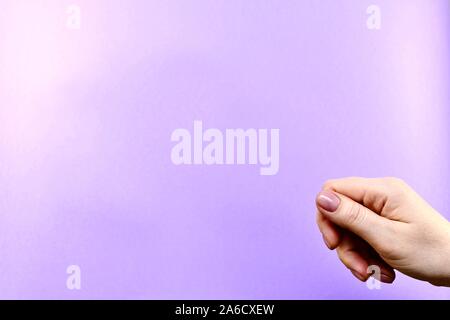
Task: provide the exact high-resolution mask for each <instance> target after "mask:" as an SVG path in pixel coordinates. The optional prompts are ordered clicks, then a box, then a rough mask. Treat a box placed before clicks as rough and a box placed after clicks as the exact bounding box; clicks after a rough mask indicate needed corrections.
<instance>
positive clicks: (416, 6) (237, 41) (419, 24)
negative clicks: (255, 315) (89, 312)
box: [0, 0, 450, 299]
mask: <svg viewBox="0 0 450 320" xmlns="http://www.w3.org/2000/svg"><path fill="white" fill-rule="evenodd" d="M70 3H71V2H68V1H56V0H55V1H17V0H0V4H1V7H0V298H64V299H79V298H138V299H141V298H151V299H165V298H183V299H185V298H190V299H197V298H202V299H215V298H233V299H240V298H245V299H264V298H276V299H278V298H285V299H304V298H306V299H310V298H318V299H338V298H354V299H359V298H367V299H377V298H383V299H392V298H400V299H401V298H419V299H421V298H437V299H441V298H442V299H443V298H450V291H449V289H445V288H436V287H432V286H431V285H429V284H426V283H422V282H419V281H416V280H413V279H409V278H406V277H404V276H402V275H399V276H398V279H397V281H396V283H395V284H394V285H392V286H388V285H383V286H382V289H381V290H369V289H367V288H366V286H365V284H363V283H360V282H358V281H357V280H355V279H354V278H353V276H352V275H351V274H350V272H348V270H346V268H345V267H344V266H342V265H341V263H340V262H339V260H338V258H337V257H336V255H335V253H334V252H330V251H328V250H327V249H326V248H325V246H324V245H323V242H322V239H321V235H320V233H319V232H318V230H317V228H316V225H315V206H314V197H315V194H316V193H317V191H318V190H319V188H320V186H321V185H322V183H323V182H324V181H325V180H326V179H329V178H335V177H341V176H349V175H361V176H398V177H401V178H404V179H405V180H406V181H407V182H409V183H410V184H411V185H412V186H413V187H414V188H415V189H416V190H417V191H418V192H419V193H420V194H422V195H423V196H424V197H425V198H426V199H427V200H429V201H430V202H431V203H432V205H433V206H434V207H435V208H436V209H438V210H439V211H441V212H442V213H444V214H446V216H447V217H450V197H449V193H450V182H449V179H450V166H449V165H448V159H449V154H450V150H449V148H450V143H449V133H450V132H449V126H448V124H449V119H450V112H449V107H450V94H449V91H450V90H448V89H449V84H450V63H449V62H450V60H449V56H450V3H449V1H438V0H436V1H428V0H421V1H419V0H417V1H411V0H401V1H400V0H397V1H387V0H383V1H382V0H375V1H373V2H372V1H370V2H369V1H361V0H354V1H348V0H347V1H334V0H321V1H317V0H309V1H275V0H273V1H268V0H265V1H250V0H246V1H243V0H240V1H237V0H231V1H230V0H214V1H206V0H205V1H200V0H197V1H186V0H183V1H166V0H164V1H163V0H161V1H144V0H142V1H137V0H135V1H127V2H125V1H118V0H116V1H111V0H108V1H106V0H102V1H87V0H77V1H75V3H76V4H78V5H79V6H80V7H81V9H82V26H81V30H78V31H76V30H69V29H68V28H66V26H65V19H66V11H65V10H66V7H67V6H68V5H69V4H70ZM372 3H374V4H377V5H379V6H380V7H381V12H382V29H381V30H379V31H371V30H368V29H367V27H366V19H367V17H368V16H367V14H366V8H367V7H368V6H369V5H370V4H372ZM196 119H198V120H202V121H203V123H204V127H205V128H210V127H217V128H220V129H222V130H223V129H225V128H280V139H281V140H280V171H279V173H278V175H276V176H260V175H259V170H258V167H255V166H175V165H173V164H172V163H171V161H170V150H171V148H172V146H173V143H171V142H170V134H171V132H172V131H173V130H174V129H176V128H191V126H192V124H193V121H194V120H196ZM70 264H77V265H79V266H80V267H81V270H82V289H81V290H80V291H76V290H74V291H71V290H68V289H67V288H66V278H67V275H66V267H67V266H68V265H70Z"/></svg>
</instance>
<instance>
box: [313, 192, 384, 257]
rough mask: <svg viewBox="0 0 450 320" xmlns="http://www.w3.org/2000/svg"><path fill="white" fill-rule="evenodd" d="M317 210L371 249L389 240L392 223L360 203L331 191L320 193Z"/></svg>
mask: <svg viewBox="0 0 450 320" xmlns="http://www.w3.org/2000/svg"><path fill="white" fill-rule="evenodd" d="M316 204H317V209H318V210H319V211H320V212H321V213H322V214H323V215H324V216H325V217H326V218H327V219H328V220H330V221H331V222H333V223H335V224H336V225H338V226H340V227H341V228H343V229H346V230H349V231H350V232H353V233H354V234H356V235H357V236H359V237H360V238H362V239H364V240H365V241H367V242H368V243H369V244H370V245H371V246H372V247H373V248H375V249H376V248H377V247H378V248H379V247H380V242H381V241H383V242H384V241H385V240H386V239H389V238H390V237H388V235H389V232H390V230H392V224H391V223H392V221H390V220H389V219H386V218H383V217H381V216H379V215H378V214H376V213H375V212H373V211H372V210H370V209H368V208H366V207H365V206H363V205H361V204H360V203H358V202H356V201H354V200H352V199H350V198H348V197H346V196H344V195H342V194H339V193H337V192H333V191H331V190H324V191H321V192H320V193H319V194H318V195H317V198H316Z"/></svg>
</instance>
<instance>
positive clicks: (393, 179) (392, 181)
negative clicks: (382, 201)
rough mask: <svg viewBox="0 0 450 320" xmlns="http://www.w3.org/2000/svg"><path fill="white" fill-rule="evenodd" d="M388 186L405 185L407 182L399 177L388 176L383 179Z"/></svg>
mask: <svg viewBox="0 0 450 320" xmlns="http://www.w3.org/2000/svg"><path fill="white" fill-rule="evenodd" d="M383 180H384V181H385V183H386V184H387V185H388V186H391V187H397V188H398V187H404V186H405V185H406V182H405V181H403V180H402V179H400V178H397V177H386V178H384V179H383Z"/></svg>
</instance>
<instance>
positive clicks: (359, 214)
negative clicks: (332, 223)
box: [346, 203, 366, 225]
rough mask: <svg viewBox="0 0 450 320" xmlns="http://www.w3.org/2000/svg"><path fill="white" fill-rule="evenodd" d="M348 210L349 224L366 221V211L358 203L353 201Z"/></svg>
mask: <svg viewBox="0 0 450 320" xmlns="http://www.w3.org/2000/svg"><path fill="white" fill-rule="evenodd" d="M346 211H347V212H346V219H347V224H348V225H359V224H361V223H363V222H364V220H365V214H366V212H365V211H364V210H362V207H361V206H360V205H359V204H358V203H352V204H351V205H349V207H348V209H347V210H346Z"/></svg>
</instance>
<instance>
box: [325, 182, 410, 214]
mask: <svg viewBox="0 0 450 320" xmlns="http://www.w3.org/2000/svg"><path fill="white" fill-rule="evenodd" d="M401 184H402V182H401V180H399V179H396V178H360V177H351V178H343V179H336V180H329V181H327V182H326V183H325V185H324V186H323V189H324V190H326V189H330V190H333V191H336V192H337V193H340V194H343V195H345V196H347V197H349V198H350V199H352V200H354V201H356V202H359V203H361V204H363V205H364V206H365V207H368V208H369V209H371V210H372V211H374V212H376V213H378V214H381V213H382V211H383V208H384V207H385V205H386V203H387V201H388V199H389V196H390V195H391V194H392V189H393V188H395V187H396V186H398V185H401Z"/></svg>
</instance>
